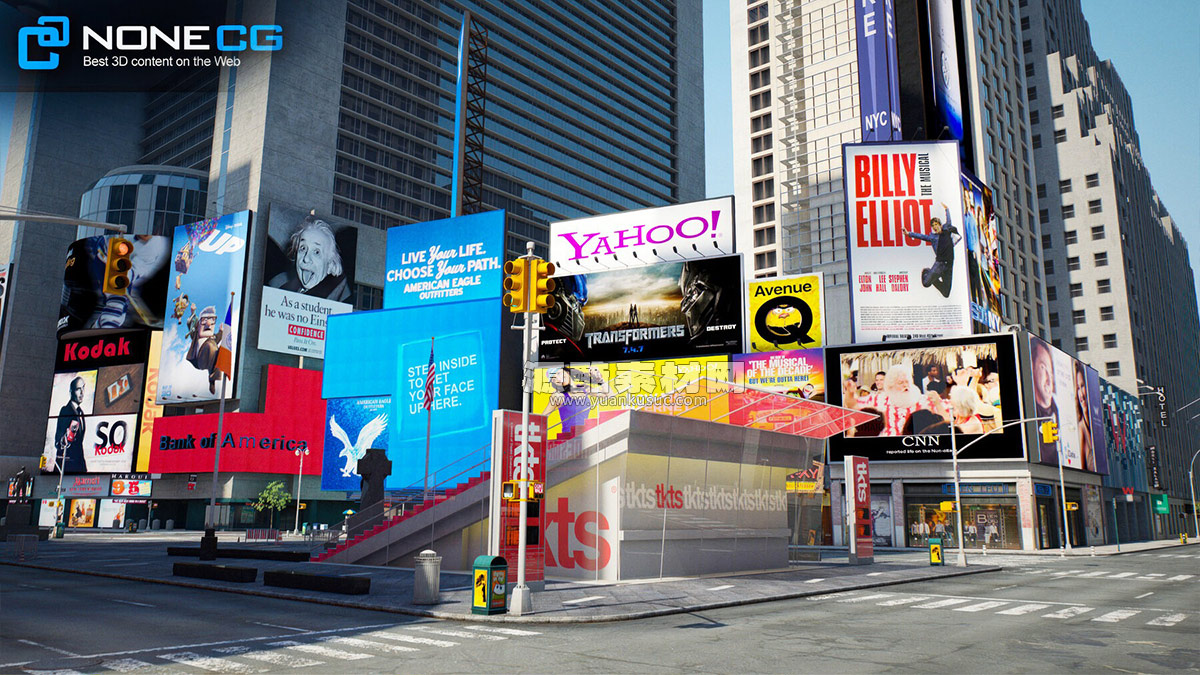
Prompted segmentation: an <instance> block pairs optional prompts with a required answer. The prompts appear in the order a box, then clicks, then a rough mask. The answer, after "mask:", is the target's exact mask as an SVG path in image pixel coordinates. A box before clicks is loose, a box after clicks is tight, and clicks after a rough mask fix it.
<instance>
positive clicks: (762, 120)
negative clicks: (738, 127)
mask: <svg viewBox="0 0 1200 675" xmlns="http://www.w3.org/2000/svg"><path fill="white" fill-rule="evenodd" d="M770 128H771V113H767V114H766V115H759V116H758V117H755V118H753V119H751V120H750V133H752V134H757V133H758V132H760V131H762V130H763V129H770Z"/></svg>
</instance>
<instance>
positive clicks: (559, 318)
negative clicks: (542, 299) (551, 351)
mask: <svg viewBox="0 0 1200 675" xmlns="http://www.w3.org/2000/svg"><path fill="white" fill-rule="evenodd" d="M556 281H557V283H556V284H555V286H554V291H553V295H554V306H553V307H551V308H550V309H549V310H547V311H546V320H547V322H549V323H551V324H553V325H554V326H556V327H558V330H559V332H560V333H562V335H563V336H564V337H566V338H568V339H570V340H572V341H573V342H576V343H578V342H579V341H580V340H582V339H583V326H584V321H583V306H584V304H586V303H587V286H586V285H585V284H586V282H582V283H581V282H580V281H579V277H577V276H571V277H561V278H559V279H556Z"/></svg>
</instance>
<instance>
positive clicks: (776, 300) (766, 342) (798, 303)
mask: <svg viewBox="0 0 1200 675" xmlns="http://www.w3.org/2000/svg"><path fill="white" fill-rule="evenodd" d="M746 298H747V303H746V304H747V305H749V311H748V312H747V318H746V325H747V326H749V329H750V351H751V352H775V351H780V350H787V349H806V348H809V347H820V346H822V345H824V344H825V322H824V320H823V318H822V317H823V314H824V311H825V278H824V275H823V274H821V273H820V272H818V273H816V274H801V275H797V276H793V277H779V278H774V279H765V280H763V281H751V282H750V283H749V284H748V287H747V292H746Z"/></svg>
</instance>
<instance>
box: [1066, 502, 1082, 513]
mask: <svg viewBox="0 0 1200 675" xmlns="http://www.w3.org/2000/svg"><path fill="white" fill-rule="evenodd" d="M1067 510H1068V511H1078V510H1079V502H1067Z"/></svg>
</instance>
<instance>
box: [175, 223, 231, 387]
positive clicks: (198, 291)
mask: <svg viewBox="0 0 1200 675" xmlns="http://www.w3.org/2000/svg"><path fill="white" fill-rule="evenodd" d="M249 236H250V212H249V211H240V212H238V213H232V214H228V215H224V216H221V217H220V218H212V219H209V220H201V221H199V222H195V223H189V224H187V225H180V226H178V227H176V228H175V239H174V242H173V244H172V248H171V260H172V268H171V274H172V277H171V287H170V292H169V294H168V295H169V297H168V299H167V305H166V307H167V318H166V320H165V322H164V326H163V346H162V351H161V356H160V361H159V371H158V403H159V404H168V403H192V402H203V401H214V400H216V399H217V397H218V395H219V394H218V391H219V390H220V388H221V387H220V379H221V375H220V373H221V371H220V370H219V369H218V358H221V359H226V358H227V359H228V360H229V364H230V369H231V372H233V373H235V374H236V372H237V345H238V339H239V338H238V331H239V330H240V326H241V314H242V296H243V289H242V285H243V284H242V281H243V278H244V275H245V269H246V242H247V241H248V238H249ZM235 384H236V381H230V382H229V383H228V384H227V386H226V390H225V396H226V398H233V397H234V396H235V387H234V385H235Z"/></svg>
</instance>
